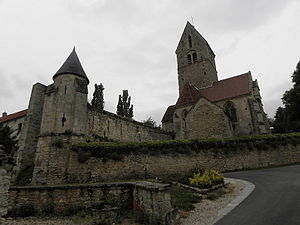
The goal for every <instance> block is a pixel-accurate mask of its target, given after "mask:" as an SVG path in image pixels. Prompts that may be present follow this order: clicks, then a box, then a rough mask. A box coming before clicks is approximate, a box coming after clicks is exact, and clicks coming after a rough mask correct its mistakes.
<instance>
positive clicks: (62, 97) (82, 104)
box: [31, 48, 89, 185]
mask: <svg viewBox="0 0 300 225" xmlns="http://www.w3.org/2000/svg"><path fill="white" fill-rule="evenodd" d="M53 81H54V83H53V84H51V85H49V86H48V87H47V89H46V92H45V98H44V106H43V113H42V120H41V129H40V135H39V138H38V143H37V148H36V157H35V162H34V170H33V178H32V182H31V184H33V185H37V184H47V183H48V182H49V181H51V182H52V183H64V182H65V181H64V179H65V178H66V177H68V171H67V169H66V168H67V166H68V162H69V160H70V159H69V157H70V146H71V144H72V143H76V142H80V141H85V138H86V134H87V124H88V114H87V94H88V89H87V86H88V84H89V80H88V78H87V76H86V74H85V72H84V70H83V68H82V66H81V63H80V61H79V58H78V56H77V54H76V51H75V48H74V49H73V51H72V52H71V54H70V55H69V57H68V58H67V59H66V61H65V62H64V63H63V65H62V66H61V67H60V69H59V70H58V71H57V72H56V73H55V74H54V76H53ZM53 159H55V160H53Z"/></svg>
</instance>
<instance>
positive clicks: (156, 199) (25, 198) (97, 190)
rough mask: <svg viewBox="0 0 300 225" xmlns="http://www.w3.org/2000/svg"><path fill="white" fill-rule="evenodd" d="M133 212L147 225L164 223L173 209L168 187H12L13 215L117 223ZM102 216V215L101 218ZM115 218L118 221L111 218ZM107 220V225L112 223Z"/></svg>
mask: <svg viewBox="0 0 300 225" xmlns="http://www.w3.org/2000/svg"><path fill="white" fill-rule="evenodd" d="M127 210H133V212H134V215H136V218H137V219H138V220H139V221H142V222H145V224H162V225H166V224H167V223H166V222H165V221H166V219H167V216H168V213H169V211H170V210H171V202H170V192H169V185H164V184H155V183H150V182H127V183H110V184H108V183H107V184H85V185H82V184H80V185H59V186H57V185H56V186H30V187H29V186H28V187H11V188H10V191H9V213H10V215H11V216H29V215H35V214H40V215H48V214H51V213H54V214H56V215H65V216H69V215H72V214H75V213H77V212H78V211H85V212H91V213H92V215H93V216H95V215H98V216H99V219H101V218H100V217H103V218H104V219H105V218H107V219H108V218H109V221H111V223H112V222H118V221H120V217H121V215H122V213H123V212H124V211H127ZM102 214H103V216H101V215H102ZM112 217H116V218H112ZM111 223H110V222H108V221H106V222H104V224H111Z"/></svg>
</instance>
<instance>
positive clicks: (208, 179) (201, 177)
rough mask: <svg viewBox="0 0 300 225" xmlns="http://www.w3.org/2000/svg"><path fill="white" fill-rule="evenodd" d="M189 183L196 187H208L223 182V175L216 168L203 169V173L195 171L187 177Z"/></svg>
mask: <svg viewBox="0 0 300 225" xmlns="http://www.w3.org/2000/svg"><path fill="white" fill-rule="evenodd" d="M189 182H190V185H192V186H194V187H198V188H209V187H212V186H213V185H216V184H221V183H223V182H224V177H223V175H222V174H220V173H219V172H218V171H216V170H205V172H204V173H202V174H201V173H195V174H194V175H193V177H192V178H189Z"/></svg>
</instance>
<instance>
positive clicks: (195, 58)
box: [193, 52, 197, 63]
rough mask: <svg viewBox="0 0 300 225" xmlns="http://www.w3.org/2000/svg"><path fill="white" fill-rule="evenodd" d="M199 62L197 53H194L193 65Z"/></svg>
mask: <svg viewBox="0 0 300 225" xmlns="http://www.w3.org/2000/svg"><path fill="white" fill-rule="evenodd" d="M195 62H197V53H196V52H194V53H193V63H195Z"/></svg>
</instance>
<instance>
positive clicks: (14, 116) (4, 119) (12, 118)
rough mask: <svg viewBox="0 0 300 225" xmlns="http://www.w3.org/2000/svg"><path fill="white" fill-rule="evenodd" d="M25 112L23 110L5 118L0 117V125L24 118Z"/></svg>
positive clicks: (25, 110)
mask: <svg viewBox="0 0 300 225" xmlns="http://www.w3.org/2000/svg"><path fill="white" fill-rule="evenodd" d="M27 111H28V110H27V109H24V110H22V111H20V112H16V113H12V114H9V115H7V116H3V117H0V123H3V122H7V121H10V120H14V119H18V118H20V117H23V116H26V114H27Z"/></svg>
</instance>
